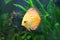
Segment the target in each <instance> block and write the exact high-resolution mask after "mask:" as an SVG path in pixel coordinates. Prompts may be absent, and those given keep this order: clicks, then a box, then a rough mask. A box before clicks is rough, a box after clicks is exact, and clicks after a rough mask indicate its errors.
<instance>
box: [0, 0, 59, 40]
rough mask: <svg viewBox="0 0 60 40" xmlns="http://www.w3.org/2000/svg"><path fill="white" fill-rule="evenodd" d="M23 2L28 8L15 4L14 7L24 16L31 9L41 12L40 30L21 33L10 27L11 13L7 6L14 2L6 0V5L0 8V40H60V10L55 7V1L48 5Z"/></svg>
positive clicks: (28, 0)
mask: <svg viewBox="0 0 60 40" xmlns="http://www.w3.org/2000/svg"><path fill="white" fill-rule="evenodd" d="M23 1H24V2H26V3H27V4H28V6H23V5H20V4H17V3H13V6H14V7H17V8H19V9H21V10H22V11H23V12H24V14H25V13H26V11H27V10H28V9H29V8H31V7H34V8H37V9H38V10H39V11H40V12H41V14H40V15H41V18H42V21H41V24H40V26H39V28H38V29H37V30H35V31H25V30H24V31H21V30H19V29H18V28H15V27H11V26H10V27H8V18H9V14H11V13H9V12H10V11H9V12H8V9H7V5H9V3H11V2H12V0H5V1H4V4H1V6H0V9H1V13H0V40H60V38H59V37H60V20H59V19H60V18H59V17H60V9H59V8H58V7H57V6H56V5H55V3H54V1H53V0H49V1H48V3H47V4H46V5H45V4H43V3H42V2H41V1H39V0H23ZM37 5H38V6H37ZM21 14H22V13H21ZM24 14H23V15H24ZM23 15H22V16H23ZM20 22H21V21H20ZM22 29H23V28H22Z"/></svg>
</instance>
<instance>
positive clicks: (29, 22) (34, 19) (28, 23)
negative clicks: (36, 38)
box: [22, 8, 41, 30]
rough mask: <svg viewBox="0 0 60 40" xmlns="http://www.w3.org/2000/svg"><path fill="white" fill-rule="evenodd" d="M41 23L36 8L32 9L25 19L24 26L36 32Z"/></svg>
mask: <svg viewBox="0 0 60 40" xmlns="http://www.w3.org/2000/svg"><path fill="white" fill-rule="evenodd" d="M40 21H41V18H40V16H39V12H38V11H37V10H36V9H35V8H30V9H29V10H28V11H27V12H26V14H25V15H24V17H23V20H22V26H24V27H25V28H27V29H28V30H36V29H37V28H38V26H39V24H40Z"/></svg>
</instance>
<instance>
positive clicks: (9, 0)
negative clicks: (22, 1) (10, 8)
mask: <svg viewBox="0 0 60 40" xmlns="http://www.w3.org/2000/svg"><path fill="white" fill-rule="evenodd" d="M4 1H5V4H8V3H9V2H11V1H12V0H4Z"/></svg>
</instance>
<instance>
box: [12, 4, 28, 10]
mask: <svg viewBox="0 0 60 40" xmlns="http://www.w3.org/2000/svg"><path fill="white" fill-rule="evenodd" d="M13 5H14V6H16V7H18V8H20V9H22V10H24V11H27V8H24V7H23V6H22V5H19V4H13Z"/></svg>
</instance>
